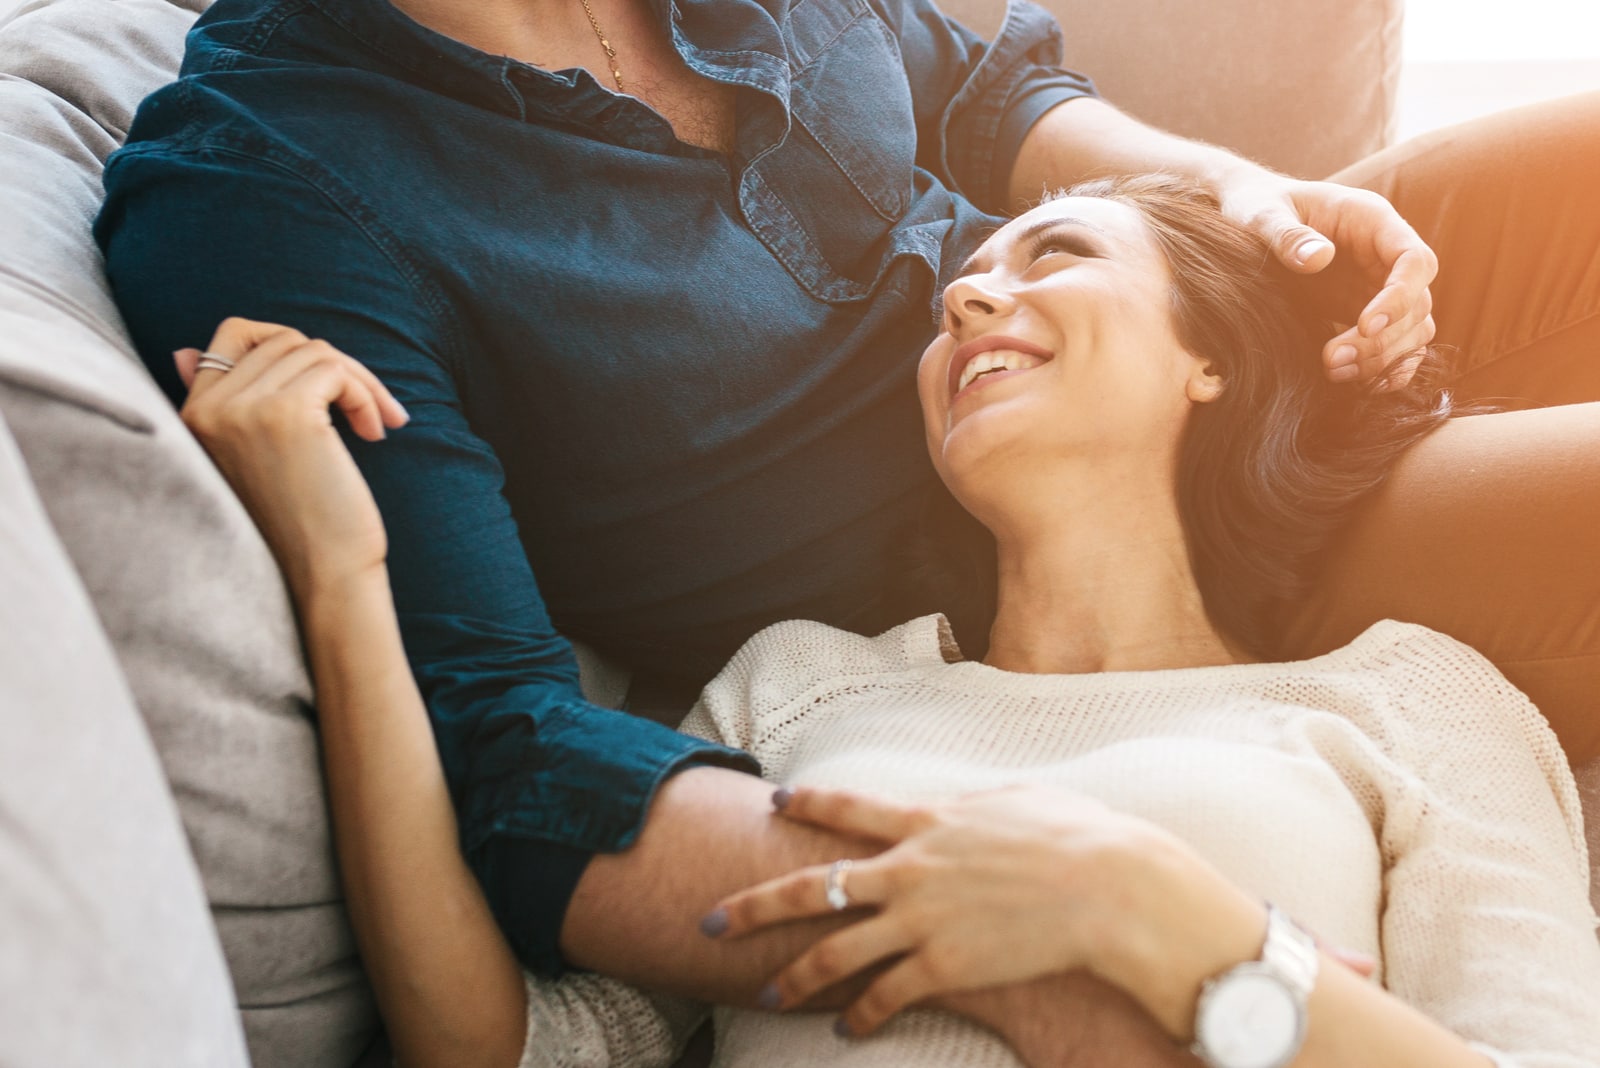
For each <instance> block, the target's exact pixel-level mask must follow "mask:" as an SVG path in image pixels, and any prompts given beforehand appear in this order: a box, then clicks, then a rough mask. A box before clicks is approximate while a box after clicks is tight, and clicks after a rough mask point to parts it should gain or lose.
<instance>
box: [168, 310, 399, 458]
mask: <svg viewBox="0 0 1600 1068" xmlns="http://www.w3.org/2000/svg"><path fill="white" fill-rule="evenodd" d="M207 352H208V353H210V354H214V355H216V356H219V357H221V358H222V359H224V360H229V361H232V363H233V365H234V366H233V368H232V369H231V370H228V371H223V370H220V369H217V368H204V369H202V368H200V367H199V366H198V365H199V361H200V357H201V355H202V354H201V353H200V352H199V351H198V350H195V349H180V350H178V351H177V352H176V353H174V354H173V358H174V360H175V361H176V363H177V366H178V371H179V374H180V375H181V376H182V377H183V378H184V380H185V381H186V382H187V383H188V384H189V391H190V392H189V399H188V401H187V402H186V403H185V405H184V413H185V417H186V418H187V419H189V420H190V425H191V426H192V427H194V428H195V429H196V430H197V431H199V430H201V429H202V428H204V427H207V426H210V425H212V424H213V423H214V421H215V420H216V419H217V418H218V417H219V413H221V412H223V411H225V410H236V409H235V402H237V401H239V400H240V398H248V400H247V401H245V403H246V404H247V405H248V404H254V403H259V402H261V401H263V400H264V399H265V397H266V396H267V395H268V394H270V393H273V392H275V391H278V390H281V389H283V388H285V386H286V385H287V384H288V383H290V382H293V381H295V380H296V379H298V378H299V376H300V375H302V374H303V373H304V372H305V371H307V370H308V369H309V368H310V367H311V366H312V365H314V364H318V363H328V364H330V365H337V366H338V367H339V368H340V372H341V374H342V375H343V376H344V377H345V378H347V379H348V380H349V382H348V383H347V384H343V388H341V389H340V390H339V391H338V392H337V394H335V395H334V396H332V397H330V398H329V400H328V402H327V403H331V404H335V405H337V406H338V407H339V409H340V411H342V412H343V413H344V415H345V418H346V419H347V420H348V421H349V422H350V426H351V429H352V430H354V431H355V433H356V434H357V435H359V436H360V437H362V438H365V439H367V440H369V441H376V440H379V439H381V438H382V437H383V436H384V430H385V428H386V427H388V428H395V427H400V426H404V425H405V423H406V422H407V421H408V420H409V418H410V417H409V415H408V414H407V413H406V410H405V408H404V407H402V406H401V404H400V402H399V401H397V400H395V398H394V396H393V394H391V393H390V392H389V390H388V389H387V388H386V387H385V386H384V385H383V383H382V382H380V381H379V380H378V378H377V376H376V375H374V374H373V373H372V372H371V371H369V370H368V369H367V368H365V367H363V366H362V365H361V364H360V363H359V362H357V361H356V360H353V359H351V358H350V357H349V356H346V355H345V354H344V353H342V352H340V351H339V350H338V349H336V348H334V347H333V346H332V345H330V344H328V343H327V342H325V341H320V340H316V341H314V340H311V339H308V338H307V337H306V336H305V335H304V334H302V333H300V332H299V331H298V330H294V329H291V328H289V327H284V326H280V325H277V324H274V323H261V322H256V321H254V320H249V319H228V320H226V321H225V322H224V323H223V324H222V325H221V326H220V327H218V328H217V332H216V334H215V335H214V336H213V337H212V340H211V346H210V348H209V349H208V350H207ZM317 381H318V382H319V383H320V382H321V381H322V380H321V379H320V378H319V379H318V380H317Z"/></svg>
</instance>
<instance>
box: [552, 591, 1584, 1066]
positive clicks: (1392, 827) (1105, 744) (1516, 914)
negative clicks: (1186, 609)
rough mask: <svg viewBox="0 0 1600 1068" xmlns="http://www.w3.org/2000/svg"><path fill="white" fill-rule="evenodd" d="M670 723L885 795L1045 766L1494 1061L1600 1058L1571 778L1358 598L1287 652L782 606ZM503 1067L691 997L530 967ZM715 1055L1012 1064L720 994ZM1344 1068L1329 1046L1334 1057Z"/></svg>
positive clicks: (1535, 735) (972, 1048)
mask: <svg viewBox="0 0 1600 1068" xmlns="http://www.w3.org/2000/svg"><path fill="white" fill-rule="evenodd" d="M684 730H686V731H689V732H691V733H694V734H699V735H702V736H705V737H709V738H715V739H717V740H719V741H722V742H726V743H728V744H730V745H735V746H739V747H741V748H743V749H746V750H748V751H750V752H751V753H753V754H754V755H755V756H756V757H757V758H758V759H760V761H761V764H762V767H763V768H764V769H765V773H766V776H767V778H769V779H772V780H774V781H778V782H784V783H790V784H806V785H821V786H837V787H851V788H857V789H865V790H871V791H875V792H878V793H882V794H887V795H892V796H896V797H900V798H905V799H928V800H932V799H938V798H947V797H953V796H956V795H959V794H962V793H967V792H970V791H973V790H981V789H986V788H991V787H996V786H1001V785H1004V784H1007V783H1014V782H1021V781H1030V782H1041V783H1047V784H1049V785H1052V786H1056V787H1060V788H1063V789H1068V790H1074V791H1079V792H1081V793H1085V794H1089V795H1092V796H1094V797H1097V798H1099V799H1100V800H1102V801H1104V802H1105V803H1106V804H1108V805H1110V806H1112V807H1114V808H1117V809H1119V810H1122V811H1124V812H1129V813H1133V814H1136V815H1139V816H1141V817H1143V818H1145V819H1148V820H1150V821H1152V822H1153V823H1157V824H1159V825H1161V826H1163V827H1165V828H1167V829H1168V830H1169V831H1171V832H1173V833H1175V834H1177V835H1179V836H1181V837H1182V838H1184V839H1185V840H1187V841H1188V842H1189V843H1190V844H1191V845H1193V846H1194V848H1195V849H1196V850H1198V851H1199V852H1200V853H1201V854H1202V855H1204V856H1205V857H1206V858H1208V859H1209V860H1210V861H1211V863H1213V864H1214V865H1216V866H1217V868H1219V869H1220V870H1221V871H1223V872H1224V873H1226V874H1227V875H1228V876H1229V877H1230V878H1232V879H1233V880H1234V881H1235V882H1237V883H1238V884H1239V885H1240V886H1241V887H1243V888H1245V889H1246V890H1248V891H1249V892H1250V893H1252V894H1255V895H1257V896H1260V897H1262V898H1265V899H1269V900H1271V901H1273V902H1275V903H1276V904H1278V905H1279V906H1280V907H1282V908H1284V909H1285V910H1286V911H1288V912H1289V913H1290V914H1291V915H1293V916H1295V917H1296V918H1297V919H1298V920H1299V921H1300V922H1301V923H1303V924H1305V925H1306V926H1308V927H1309V928H1311V929H1312V930H1314V931H1316V932H1317V933H1318V934H1319V935H1321V936H1322V937H1323V938H1324V939H1326V940H1328V941H1329V942H1331V943H1334V944H1337V945H1340V946H1345V947H1348V948H1351V949H1356V950H1362V951H1365V952H1367V953H1370V954H1372V955H1374V956H1377V957H1380V958H1381V960H1382V962H1383V963H1382V981H1383V982H1384V984H1385V985H1386V986H1387V987H1388V989H1389V990H1390V991H1392V992H1393V993H1394V994H1396V995H1397V996H1399V997H1401V998H1403V999H1404V1000H1406V1001H1407V1002H1409V1003H1411V1004H1412V1005H1414V1006H1416V1007H1417V1008H1418V1009H1420V1010H1422V1011H1423V1012H1425V1013H1427V1014H1428V1015H1430V1016H1432V1017H1433V1018H1434V1019H1436V1020H1438V1021H1440V1022H1441V1023H1443V1024H1445V1025H1446V1026H1448V1027H1450V1028H1451V1029H1452V1030H1454V1031H1455V1032H1456V1033H1458V1034H1460V1035H1461V1036H1462V1037H1464V1038H1465V1039H1467V1040H1468V1041H1470V1042H1473V1043H1474V1044H1477V1045H1480V1046H1481V1047H1482V1048H1483V1049H1484V1051H1485V1052H1487V1053H1491V1054H1492V1056H1493V1057H1494V1059H1495V1060H1496V1061H1498V1062H1499V1063H1501V1064H1506V1065H1518V1066H1520V1068H1579V1066H1582V1068H1600V941H1597V940H1596V938H1595V925H1596V920H1595V917H1594V914H1593V913H1592V911H1591V910H1590V907H1589V897H1588V879H1589V868H1588V859H1587V856H1586V852H1585V845H1584V835H1583V828H1582V826H1581V816H1580V814H1579V808H1578V798H1577V794H1576V791H1575V788H1574V785H1573V781H1572V776H1571V774H1570V772H1569V771H1568V769H1567V764H1566V761H1565V759H1564V758H1563V755H1562V753H1561V750H1560V748H1559V746H1558V744H1557V742H1556V740H1555V737H1554V736H1553V735H1552V734H1551V732H1550V730H1549V728H1548V726H1547V725H1546V724H1545V722H1544V720H1543V718H1542V717H1540V715H1539V714H1538V712H1537V711H1536V710H1535V709H1534V708H1533V706H1532V705H1531V704H1529V702H1528V700H1527V699H1526V698H1525V697H1523V696H1522V694H1520V693H1519V692H1518V691H1517V690H1515V689H1514V688H1513V687H1512V686H1511V685H1510V683H1508V682H1506V681H1505V679H1504V678H1502V677H1501V676H1500V675H1499V673H1498V672H1496V671H1495V670H1494V668H1493V667H1492V666H1491V665H1490V664H1489V663H1488V662H1487V661H1485V660H1484V659H1483V658H1482V657H1480V656H1479V655H1478V654H1477V653H1475V652H1473V651H1472V650H1471V649H1469V648H1467V647H1466V646H1464V645H1462V644H1460V643H1459V642H1456V641H1453V640H1452V639H1450V638H1446V637H1444V636H1443V635H1441V634H1437V633H1434V632H1432V631H1429V630H1427V629H1425V628H1422V627H1416V626H1411V625H1407V624H1401V623H1394V622H1384V623H1380V624H1377V625H1376V626H1374V627H1372V628H1371V629H1370V630H1368V631H1367V632H1366V633H1365V634H1363V635H1362V636H1361V637H1359V638H1357V639H1356V640H1355V641H1354V642H1353V643H1351V644H1350V645H1348V646H1346V647H1345V648H1343V649H1340V650H1337V651H1335V652H1333V653H1329V654H1328V655H1326V656H1321V657H1317V658H1316V659H1313V660H1306V661H1301V662H1298V663H1291V664H1248V665H1235V666H1224V667H1206V668H1190V669H1183V670H1176V671H1153V672H1113V673H1105V674H1090V675H1023V674H1015V673H1010V672H1005V671H1000V670H998V669H995V668H991V667H987V666H985V665H983V664H981V663H973V662H964V661H961V660H960V654H959V652H958V651H957V650H956V648H955V646H954V643H953V642H952V640H951V639H950V636H949V632H948V629H947V627H946V626H945V624H944V621H943V620H942V619H941V618H940V617H937V616H930V617H927V618H924V619H918V620H914V621H912V622H910V623H907V624H905V625H904V626H901V627H897V628H896V629H894V630H892V631H889V632H888V633H886V634H883V635H880V636H879V637H876V638H863V637H860V636H857V635H854V634H850V633H847V632H845V631H841V630H836V629H833V628H831V627H826V626H823V625H821V624H817V623H806V622H792V623H782V624H778V625H776V626H773V627H769V628H768V629H766V630H764V631H762V632H761V633H760V634H758V635H756V636H755V637H754V638H752V639H751V640H750V641H749V642H748V643H747V644H746V645H745V647H744V648H743V649H741V650H740V651H739V653H738V654H737V655H736V656H735V657H734V658H733V660H732V661H731V662H730V663H729V664H728V666H727V667H726V668H725V669H724V670H723V671H722V673H721V674H719V675H718V676H717V677H716V679H714V680H713V681H712V682H711V684H710V685H709V686H708V687H707V688H706V690H705V693H704V694H703V695H702V697H701V700H700V703H699V704H698V705H697V706H696V708H695V710H694V712H693V713H692V714H691V715H690V717H689V719H688V721H687V722H686V723H685V724H684ZM529 994H530V997H529V1003H530V1007H529V1035H528V1042H527V1050H526V1053H525V1055H524V1057H523V1061H522V1066H523V1068H556V1066H560V1068H578V1066H585V1068H603V1066H617V1068H622V1066H628V1068H632V1066H656V1065H662V1066H664V1065H669V1064H670V1063H671V1062H672V1060H673V1057H674V1055H675V1053H676V1050H677V1049H678V1047H679V1045H680V1044H681V1042H682V1040H683V1039H684V1038H685V1037H686V1036H687V1034H688V1033H689V1031H690V1030H691V1029H692V1027H693V1026H694V1024H695V1023H696V1021H697V1020H698V1019H699V1018H700V1016H701V1015H702V1013H701V1012H700V1011H699V1010H698V1009H697V1008H696V1007H695V1006H693V1005H690V1004H687V1003H683V1002H676V1001H672V1000H670V999H664V998H652V997H647V996H646V995H643V994H641V993H639V992H637V991H635V990H632V989H631V988H628V987H626V986H624V985H622V984H620V983H615V982H612V981H610V980H605V979H600V978H598V977H594V976H576V977H571V978H568V979H565V980H562V981H560V982H555V983H549V982H540V981H537V980H532V979H530V981H529ZM716 1027H717V1061H716V1063H717V1064H718V1065H728V1066H738V1068H785V1066H795V1068H800V1066H805V1068H812V1066H816V1065H828V1066H829V1068H856V1066H862V1068H867V1066H871V1068H887V1066H906V1068H910V1066H941V1068H943V1066H972V1068H978V1066H990V1065H993V1066H995V1068H1002V1066H1003V1068H1015V1066H1016V1065H1017V1064H1018V1061H1017V1060H1016V1058H1015V1057H1014V1056H1013V1055H1012V1054H1011V1052H1010V1051H1009V1050H1008V1049H1007V1048H1006V1047H1005V1046H1004V1045H1003V1044H1002V1043H1001V1042H1000V1041H999V1040H998V1039H996V1038H994V1037H993V1036H992V1035H991V1034H989V1033H988V1032H986V1031H983V1030H981V1029H979V1028H977V1027H975V1026H973V1025H970V1024H968V1023H966V1022H964V1021H962V1020H960V1019H957V1018H956V1017H954V1016H950V1015H946V1014H943V1013H938V1012H932V1011H915V1012H910V1013H905V1014H903V1015H902V1016H900V1017H898V1018H897V1019H896V1020H895V1021H893V1022H891V1024H890V1025H889V1026H888V1027H886V1028H885V1029H884V1030H883V1031H881V1032H880V1033H879V1035H878V1036H875V1037H874V1038H871V1039H868V1040H854V1041H851V1040H844V1039H840V1038H837V1037H836V1036H835V1035H834V1034H833V1031H832V1018H831V1017H830V1016H827V1015H819V1014H796V1015H792V1016H774V1015H769V1014H763V1013H756V1012H745V1011H736V1010H727V1009H719V1010H717V1012H716ZM1352 1068H1355V1066H1352Z"/></svg>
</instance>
